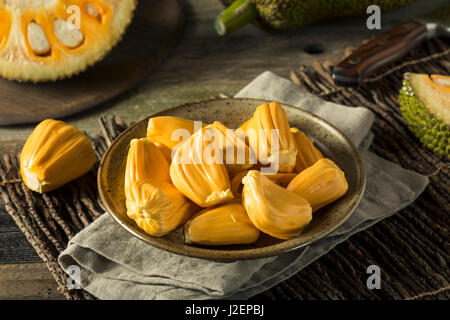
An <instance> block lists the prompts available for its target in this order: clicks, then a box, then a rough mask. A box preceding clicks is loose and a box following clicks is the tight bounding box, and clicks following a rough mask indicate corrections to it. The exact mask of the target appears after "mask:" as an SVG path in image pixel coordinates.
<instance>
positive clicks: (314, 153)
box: [291, 128, 323, 172]
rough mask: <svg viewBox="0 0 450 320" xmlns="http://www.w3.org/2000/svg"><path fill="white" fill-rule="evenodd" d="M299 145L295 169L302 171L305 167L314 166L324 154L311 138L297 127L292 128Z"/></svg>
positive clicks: (296, 144) (297, 145)
mask: <svg viewBox="0 0 450 320" xmlns="http://www.w3.org/2000/svg"><path fill="white" fill-rule="evenodd" d="M291 133H292V136H293V137H294V142H295V146H296V147H297V160H296V161H295V171H296V172H302V171H303V170H304V169H306V168H308V167H310V166H312V165H313V164H314V163H316V162H317V160H319V159H322V158H323V155H322V153H321V152H320V151H319V149H317V148H316V147H315V146H314V144H313V143H312V141H311V140H309V138H308V137H307V136H306V135H305V134H304V133H303V132H301V131H300V130H298V129H297V128H291Z"/></svg>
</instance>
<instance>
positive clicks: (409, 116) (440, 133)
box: [398, 74, 450, 159]
mask: <svg viewBox="0 0 450 320" xmlns="http://www.w3.org/2000/svg"><path fill="white" fill-rule="evenodd" d="M398 102H399V105H400V111H401V113H402V115H403V117H404V119H405V122H406V123H407V124H408V126H409V128H410V129H411V131H412V132H413V133H414V135H415V136H416V137H417V138H419V139H420V141H421V142H422V144H423V145H424V146H426V147H427V148H429V149H430V150H432V151H434V152H436V153H439V154H441V155H442V156H444V157H446V158H447V159H450V145H449V142H450V126H448V125H447V124H445V123H444V122H443V121H441V120H439V119H437V118H436V117H435V116H434V115H433V114H432V113H431V112H430V111H429V110H428V109H427V108H426V107H425V106H424V104H423V103H422V102H421V101H420V100H419V99H417V97H416V95H415V92H414V89H413V87H412V86H411V83H410V81H409V79H408V74H406V75H405V78H404V79H403V85H402V88H401V89H400V94H399V98H398Z"/></svg>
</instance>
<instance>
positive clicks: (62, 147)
mask: <svg viewBox="0 0 450 320" xmlns="http://www.w3.org/2000/svg"><path fill="white" fill-rule="evenodd" d="M96 161H97V158H96V156H95V151H94V148H93V146H92V143H91V140H90V139H89V138H88V137H87V136H86V135H85V134H84V133H83V132H81V131H80V130H78V129H77V128H75V127H74V126H71V125H68V124H66V123H65V122H63V121H59V120H52V119H47V120H44V121H42V122H41V123H39V124H38V125H37V126H36V128H35V129H34V130H33V132H32V133H31V135H30V136H29V137H28V139H27V141H26V142H25V145H24V146H23V148H22V152H21V153H20V174H21V176H22V180H23V182H24V183H25V185H26V186H27V187H28V188H29V189H31V190H33V191H36V192H39V193H42V192H47V191H51V190H54V189H57V188H59V187H61V186H62V185H64V184H66V183H68V182H70V181H72V180H74V179H76V178H78V177H80V176H82V175H84V174H85V173H87V172H88V171H89V170H91V168H92V167H93V166H94V163H95V162H96Z"/></svg>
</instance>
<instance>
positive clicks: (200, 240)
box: [183, 201, 260, 246]
mask: <svg viewBox="0 0 450 320" xmlns="http://www.w3.org/2000/svg"><path fill="white" fill-rule="evenodd" d="M183 230H184V232H183V234H184V239H185V242H186V243H197V244H201V245H212V246H215V245H232V244H246V243H253V242H255V241H256V240H258V237H259V235H260V231H259V230H258V229H257V228H256V227H255V226H254V225H253V223H252V222H251V221H250V219H249V218H248V215H247V213H246V212H245V209H244V207H243V206H242V204H241V203H240V202H236V201H233V202H231V203H226V204H223V205H219V206H217V207H213V208H211V209H210V208H207V209H204V210H203V211H200V212H198V213H197V214H195V215H194V216H193V217H192V218H191V219H190V220H189V221H188V222H186V224H185V225H184V228H183Z"/></svg>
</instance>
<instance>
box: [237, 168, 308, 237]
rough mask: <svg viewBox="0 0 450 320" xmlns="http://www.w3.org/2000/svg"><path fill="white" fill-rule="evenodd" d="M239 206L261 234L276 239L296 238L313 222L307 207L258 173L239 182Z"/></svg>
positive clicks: (303, 202)
mask: <svg viewBox="0 0 450 320" xmlns="http://www.w3.org/2000/svg"><path fill="white" fill-rule="evenodd" d="M242 182H243V184H244V189H243V191H242V204H243V205H244V208H245V210H246V211H247V214H248V216H249V218H250V220H251V221H252V222H253V224H254V225H255V226H256V227H257V228H258V229H259V230H261V231H262V232H264V233H267V234H269V235H271V236H272V237H275V238H279V239H290V238H293V237H296V236H298V235H299V234H300V233H301V232H302V231H303V229H304V228H305V227H306V226H307V225H308V224H309V223H310V221H311V219H312V214H311V213H312V210H311V206H310V205H309V203H308V202H307V201H306V200H305V199H304V198H302V197H301V196H299V195H297V194H296V193H294V192H292V191H289V190H287V189H285V188H283V187H281V186H279V185H277V184H276V183H275V182H273V181H271V180H270V179H269V178H267V177H265V176H264V175H262V174H261V173H260V172H259V171H257V170H250V171H249V172H248V174H247V175H246V176H245V177H244V178H243V179H242Z"/></svg>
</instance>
